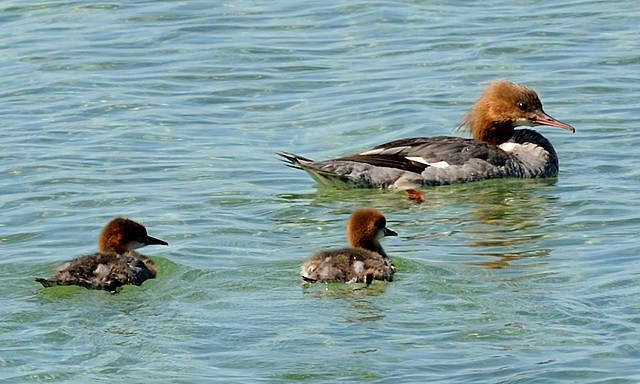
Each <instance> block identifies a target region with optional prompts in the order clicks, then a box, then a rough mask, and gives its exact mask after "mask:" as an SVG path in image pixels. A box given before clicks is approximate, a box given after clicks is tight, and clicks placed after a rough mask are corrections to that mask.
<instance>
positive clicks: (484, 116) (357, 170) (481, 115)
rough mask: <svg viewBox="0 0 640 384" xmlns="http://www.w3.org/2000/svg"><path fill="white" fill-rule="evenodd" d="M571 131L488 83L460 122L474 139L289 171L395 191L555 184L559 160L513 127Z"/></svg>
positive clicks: (414, 145)
mask: <svg viewBox="0 0 640 384" xmlns="http://www.w3.org/2000/svg"><path fill="white" fill-rule="evenodd" d="M535 125H548V126H552V127H558V128H563V129H566V130H568V131H571V132H572V133H573V132H575V129H574V128H573V127H572V126H570V125H569V124H566V123H563V122H561V121H558V120H556V119H554V118H552V117H551V116H549V115H547V114H546V113H545V112H544V111H543V110H542V103H541V102H540V99H539V98H538V95H537V94H536V93H535V91H533V90H531V89H529V88H526V87H524V86H522V85H519V84H515V83H511V82H508V81H504V80H496V81H493V82H492V83H491V84H490V85H489V87H488V88H487V89H486V91H485V92H484V93H483V94H482V96H480V98H479V99H478V100H477V101H476V102H475V104H474V105H473V107H472V108H471V110H470V111H469V112H468V113H467V114H466V115H465V117H464V119H463V121H462V123H461V126H466V128H467V130H468V131H469V132H471V134H472V135H473V139H464V138H460V137H449V136H439V137H418V138H410V139H402V140H396V141H392V142H390V143H386V144H382V145H378V146H376V147H373V148H371V149H368V150H366V151H364V152H361V153H359V154H357V155H353V156H346V157H340V158H337V159H332V160H326V161H317V162H316V161H312V160H310V159H307V158H304V157H301V156H298V155H295V154H291V153H287V152H279V153H278V154H279V155H280V156H282V157H284V158H285V159H286V161H288V163H289V164H288V165H289V166H291V167H293V168H298V169H302V170H304V171H306V172H307V173H308V174H309V175H310V176H311V177H312V178H313V179H315V180H316V181H317V182H318V183H320V184H323V185H329V186H338V187H343V188H398V189H411V188H419V187H424V186H433V185H444V184H453V183H464V182H470V181H477V180H484V179H494V178H502V177H521V178H529V177H553V176H556V175H557V174H558V156H557V155H556V152H555V150H554V149H553V146H552V145H551V143H550V142H549V141H548V140H547V139H546V138H544V136H542V135H541V134H539V133H538V132H536V131H533V130H530V129H519V130H516V129H515V127H518V126H535Z"/></svg>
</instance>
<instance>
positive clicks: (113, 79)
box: [0, 0, 640, 383]
mask: <svg viewBox="0 0 640 384" xmlns="http://www.w3.org/2000/svg"><path fill="white" fill-rule="evenodd" d="M639 21H640V6H639V5H638V3H637V2H636V1H620V2H615V3H611V2H606V1H586V0H566V1H535V2H534V1H516V2H513V1H494V2H490V3H487V2H485V3H477V4H475V3H469V2H461V1H454V2H442V1H405V2H389V1H372V2H355V3H351V4H343V3H340V2H311V1H303V2H287V1H270V2H257V1H242V0H241V1H236V2H230V3H226V4H222V3H212V2H201V1H188V2H187V1H139V2H135V3H114V2H112V3H90V2H83V1H64V0H63V1H55V2H54V1H44V2H41V1H5V2H3V3H2V4H1V5H0V24H1V25H2V28H0V50H1V52H2V53H1V54H0V71H1V73H2V76H1V77H0V83H1V87H0V111H1V114H2V118H3V121H2V126H3V128H2V131H1V134H0V135H1V141H0V143H1V144H0V159H1V163H0V174H1V177H2V183H1V184H0V191H1V193H0V207H1V209H2V217H1V218H0V246H1V248H0V250H1V252H0V278H1V279H2V281H3V283H2V284H1V285H0V305H1V309H0V318H2V319H3V320H2V322H1V323H0V368H1V369H0V380H1V381H3V382H7V383H9V382H10V383H26V382H77V383H86V382H98V381H100V382H145V383H164V382H174V383H194V382H223V383H229V382H234V383H238V382H258V381H263V382H264V381H271V382H293V381H306V382H327V383H329V382H331V383H333V382H378V383H383V382H384V383H415V382H500V383H514V382H522V383H531V382H539V383H575V382H580V383H586V382H593V383H595V382H598V383H635V382H638V380H640V368H638V367H640V365H639V364H638V360H639V358H640V332H639V328H640V288H639V282H640V281H639V280H640V273H639V272H638V255H639V254H640V244H639V243H638V241H637V236H638V232H639V229H640V199H639V197H638V192H637V191H638V181H639V180H640V170H639V169H640V167H638V158H639V156H640V150H639V149H638V148H639V147H640V135H639V134H638V133H637V132H636V130H637V127H638V125H639V122H640V117H639V115H638V113H637V112H638V100H639V99H640V80H639V78H638V73H640V40H638V34H639V33H640V28H639V27H638V25H639ZM494 78H506V79H509V80H512V81H515V82H520V83H523V84H526V85H527V86H530V87H532V88H534V89H535V90H537V91H538V93H539V94H540V97H541V99H542V101H543V103H544V105H545V110H546V111H547V112H548V113H549V114H551V115H552V116H554V117H556V118H558V119H560V120H562V121H566V122H568V123H570V124H572V125H573V126H575V127H576V128H577V132H576V134H574V135H571V134H569V133H567V132H565V131H562V130H554V129H545V128H542V129H541V131H542V132H543V134H545V135H546V136H547V137H548V138H549V139H550V140H551V141H552V142H553V144H554V146H555V148H556V150H557V152H558V155H559V158H560V167H561V170H560V175H559V177H558V178H557V179H551V180H495V181H487V182H480V183H473V184H468V185H460V186H447V187H437V188H431V189H425V190H424V191H423V192H424V193H425V195H426V198H427V202H426V203H425V204H422V205H416V204H414V203H412V202H410V201H408V200H407V199H406V198H405V197H404V195H403V194H402V193H400V192H391V191H377V190H371V191H369V190H365V191H339V190H331V189H320V188H318V187H317V186H316V185H315V184H314V183H313V181H312V180H311V179H310V178H309V177H308V176H307V175H306V174H304V173H303V172H300V171H297V170H293V169H290V168H287V167H285V166H284V165H283V164H281V163H280V162H279V161H278V160H277V158H276V156H275V154H274V153H275V152H276V151H277V150H287V151H292V152H296V153H300V154H302V155H305V156H309V157H311V158H316V159H324V158H329V157H331V156H338V155H346V154H351V153H354V152H355V151H357V150H360V149H364V148H367V147H369V146H372V145H375V144H379V143H382V142H385V141H390V140H393V139H397V138H403V137H412V136H430V135H443V134H449V133H451V131H452V129H453V128H455V126H456V124H457V123H458V121H459V119H460V117H461V116H462V115H463V114H464V112H465V111H466V110H467V108H468V107H469V106H470V105H471V103H472V102H473V101H474V100H475V98H476V97H477V96H478V95H479V93H480V92H481V89H482V84H486V83H487V82H488V81H490V80H491V79H494ZM454 134H460V133H459V132H455V133H454ZM361 206H372V207H376V208H378V209H380V210H381V211H383V212H384V213H385V214H386V216H387V218H388V220H389V227H390V228H392V229H394V230H395V231H397V232H398V233H399V234H400V236H399V237H398V238H390V239H385V240H384V247H385V249H386V250H387V252H388V253H389V254H390V256H391V257H392V258H393V260H394V261H395V263H396V265H397V267H398V273H397V278H396V279H395V281H394V282H393V283H388V284H386V283H379V282H376V283H375V284H374V285H372V286H371V287H370V288H368V289H357V287H355V286H343V285H340V284H332V285H328V286H324V285H322V286H320V285H318V286H312V287H307V288H305V287H303V286H302V285H301V283H300V281H299V277H298V269H299V266H300V264H301V262H302V260H303V259H304V258H306V257H307V256H309V255H310V254H311V253H313V252H314V251H316V250H320V249H326V248H329V247H337V246H342V245H343V244H344V243H345V239H344V225H345V222H346V219H347V218H348V216H349V214H350V213H351V212H352V211H353V210H354V209H356V208H358V207H361ZM118 215H124V216H127V217H130V218H132V219H134V220H138V221H142V222H144V223H145V224H146V225H147V227H148V229H149V233H150V234H151V235H152V236H155V237H159V238H161V239H164V240H167V241H168V242H169V243H170V246H169V247H166V248H165V247H157V246H153V247H148V248H145V249H144V251H145V253H146V254H148V255H150V256H151V257H152V258H153V259H154V260H155V261H156V262H157V264H158V265H159V270H160V274H159V276H158V278H157V279H155V280H150V281H148V282H145V283H144V284H143V285H142V286H141V287H127V288H125V289H124V290H123V291H122V292H120V293H119V294H117V295H111V294H107V293H105V292H98V291H89V290H85V289H81V288H74V287H69V288H56V289H49V290H44V289H43V288H42V287H40V286H39V285H38V284H37V283H36V282H35V281H34V280H33V279H34V277H44V276H47V275H48V274H49V273H50V272H51V271H52V270H53V268H55V266H56V265H57V264H59V263H60V262H62V261H63V260H66V259H69V258H71V257H74V256H78V255H81V254H83V253H90V252H93V251H94V250H95V239H96V237H97V236H98V234H99V232H100V230H101V228H102V226H103V225H104V224H105V223H106V222H107V221H109V220H110V219H111V218H113V217H115V216H118Z"/></svg>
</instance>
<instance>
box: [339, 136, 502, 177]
mask: <svg viewBox="0 0 640 384" xmlns="http://www.w3.org/2000/svg"><path fill="white" fill-rule="evenodd" d="M411 157H416V158H417V157H419V158H422V159H424V161H425V162H427V163H438V162H441V161H444V162H446V163H448V164H449V165H451V166H462V165H464V164H465V163H467V162H468V161H469V160H471V159H481V160H485V161H487V162H488V163H490V164H492V165H495V166H503V165H505V163H506V162H507V160H508V155H507V154H506V153H505V152H504V151H502V150H501V149H500V148H498V147H496V146H494V145H491V144H488V143H484V142H481V141H477V140H473V139H464V138H460V137H450V136H438V137H417V138H409V139H401V140H396V141H392V142H389V143H385V144H381V145H378V146H376V147H373V148H371V149H368V150H366V151H364V152H362V153H360V154H357V155H353V156H346V157H341V158H339V159H336V160H343V161H356V162H361V163H367V164H371V165H374V166H379V167H389V168H397V169H401V170H404V171H409V172H415V173H422V171H424V170H425V169H426V168H427V167H429V165H428V164H424V163H422V162H418V161H414V160H411V159H408V158H411Z"/></svg>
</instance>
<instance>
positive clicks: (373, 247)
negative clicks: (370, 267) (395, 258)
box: [351, 239, 387, 257]
mask: <svg viewBox="0 0 640 384" xmlns="http://www.w3.org/2000/svg"><path fill="white" fill-rule="evenodd" d="M351 246H352V247H354V248H364V249H367V250H369V251H372V252H375V253H377V254H379V255H381V256H382V257H387V254H386V252H385V251H384V249H382V246H381V245H380V243H379V242H378V240H377V239H374V240H360V241H354V242H353V243H352V244H351Z"/></svg>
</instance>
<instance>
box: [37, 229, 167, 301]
mask: <svg viewBox="0 0 640 384" xmlns="http://www.w3.org/2000/svg"><path fill="white" fill-rule="evenodd" d="M152 244H158V245H169V244H168V243H167V242H166V241H163V240H160V239H156V238H154V237H151V236H149V235H147V230H146V229H145V227H144V226H143V225H141V224H138V223H136V222H135V221H132V220H129V219H123V218H121V217H118V218H116V219H113V220H112V221H111V222H109V224H107V226H106V227H104V229H103V230H102V233H101V234H100V238H99V239H98V250H99V252H97V253H94V254H91V255H87V256H82V257H78V258H75V259H73V260H69V261H67V262H65V263H63V264H62V265H60V266H59V267H58V268H56V270H55V271H54V272H53V274H52V275H51V277H50V278H49V279H36V281H38V282H39V283H41V284H42V285H43V286H45V287H52V286H55V285H79V286H81V287H85V288H90V289H103V290H105V291H109V292H116V290H117V288H119V287H121V286H123V285H126V284H134V285H140V284H142V283H143V282H144V281H145V280H147V279H153V278H154V277H156V273H157V269H156V266H155V264H154V263H153V261H151V259H149V258H148V257H146V256H144V255H141V254H139V253H138V252H136V251H135V249H137V248H141V247H144V246H145V245H152Z"/></svg>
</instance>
